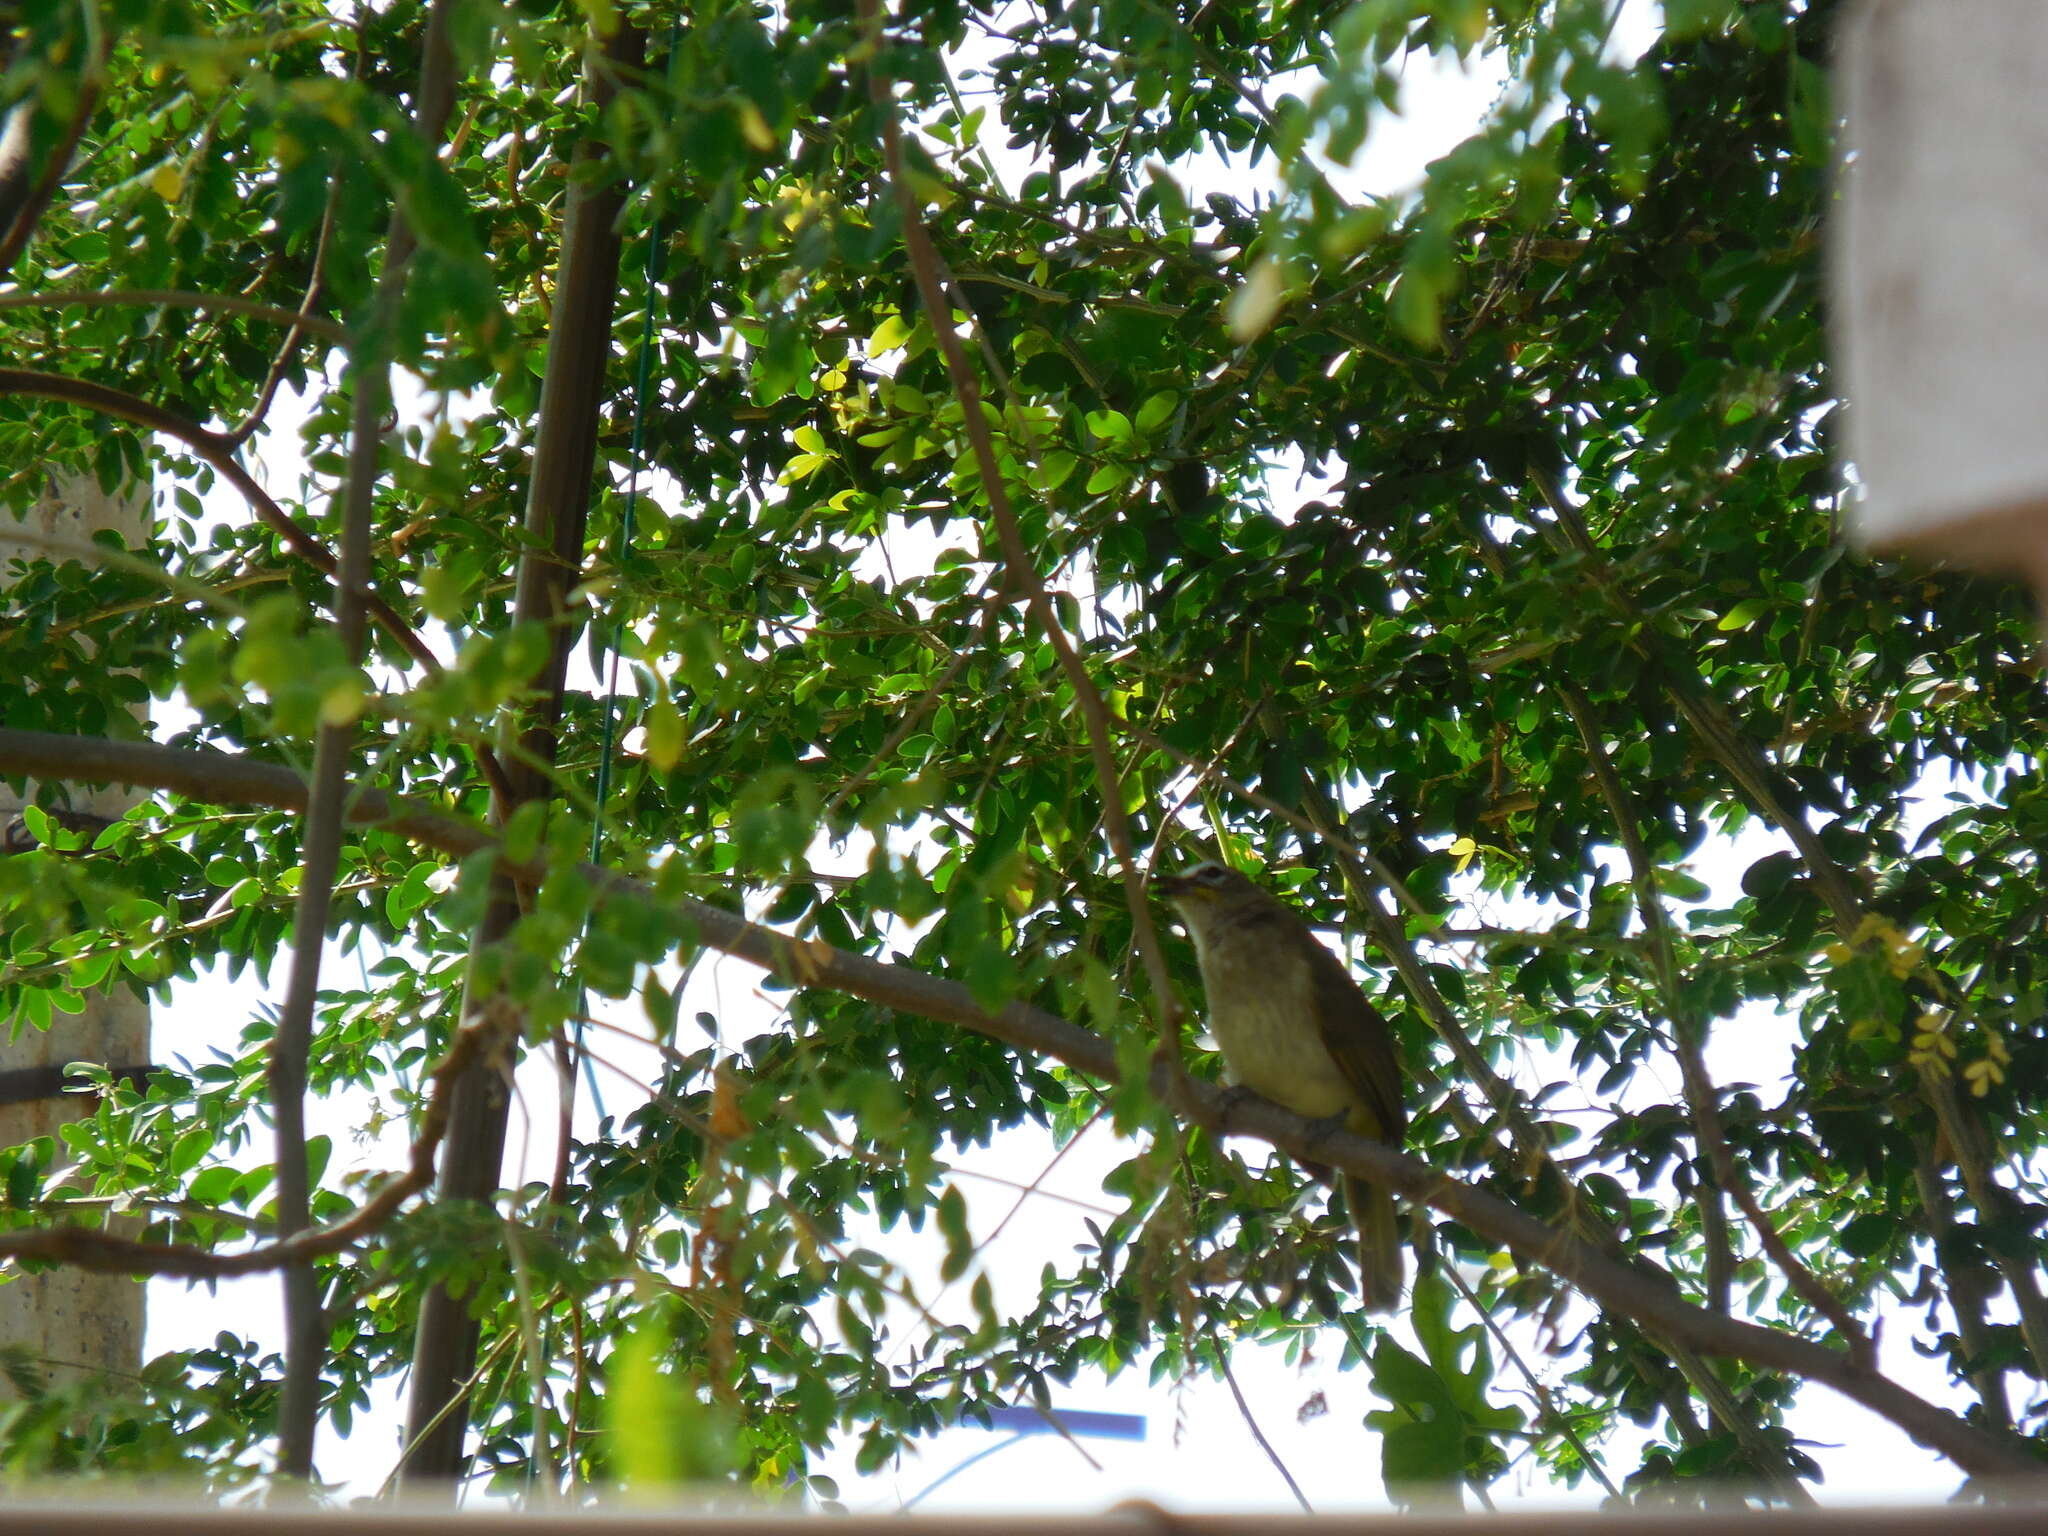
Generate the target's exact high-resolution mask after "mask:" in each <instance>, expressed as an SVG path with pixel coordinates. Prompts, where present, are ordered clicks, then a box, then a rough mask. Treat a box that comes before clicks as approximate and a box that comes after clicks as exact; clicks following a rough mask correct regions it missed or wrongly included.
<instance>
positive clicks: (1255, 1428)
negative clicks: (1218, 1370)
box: [1222, 1360, 1316, 1515]
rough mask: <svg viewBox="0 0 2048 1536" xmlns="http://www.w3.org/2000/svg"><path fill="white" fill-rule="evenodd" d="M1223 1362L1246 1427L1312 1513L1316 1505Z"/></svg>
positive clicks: (1296, 1498)
mask: <svg viewBox="0 0 2048 1536" xmlns="http://www.w3.org/2000/svg"><path fill="white" fill-rule="evenodd" d="M1222 1364H1223V1380H1224V1381H1225V1382H1226V1383H1227V1384H1228V1385H1229V1387H1230V1395H1231V1397H1233V1398H1234V1399H1236V1401H1237V1411H1238V1412H1239V1413H1240V1414H1241V1415H1243V1417H1244V1427H1245V1428H1246V1429H1248V1430H1250V1431H1251V1432H1252V1439H1253V1440H1255V1441H1257V1442H1258V1446H1259V1449H1260V1450H1262V1451H1264V1452H1265V1453H1266V1460H1268V1461H1270V1462H1271V1463H1273V1470H1274V1471H1275V1472H1278V1473H1279V1474H1280V1480H1281V1481H1282V1482H1284V1483H1286V1484H1287V1491H1288V1492H1289V1493H1291V1494H1293V1495H1294V1502H1295V1503H1297V1504H1299V1505H1300V1506H1301V1512H1302V1513H1303V1514H1304V1515H1312V1514H1314V1513H1315V1512H1316V1511H1315V1506H1314V1505H1313V1504H1311V1503H1309V1501H1308V1495H1307V1494H1305V1493H1303V1492H1302V1491H1301V1484H1299V1483H1297V1482H1296V1481H1295V1480H1294V1474H1293V1473H1292V1472H1290V1471H1288V1470H1287V1463H1286V1462H1284V1461H1282V1460H1281V1459H1280V1453H1279V1452H1278V1451H1276V1450H1274V1449H1273V1442H1272V1441H1270V1440H1268V1439H1267V1438H1266V1432H1265V1431H1264V1430H1263V1429H1260V1428H1259V1421H1258V1420H1257V1419H1255V1418H1253V1417H1252V1405H1251V1404H1250V1403H1248V1402H1246V1401H1245V1400H1244V1391H1243V1389H1242V1388H1240V1387H1239V1386H1238V1384H1237V1376H1236V1375H1235V1374H1234V1373H1233V1372H1232V1371H1231V1369H1230V1362H1229V1361H1228V1360H1225V1361H1223V1362H1222Z"/></svg>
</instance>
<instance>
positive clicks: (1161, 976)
mask: <svg viewBox="0 0 2048 1536" xmlns="http://www.w3.org/2000/svg"><path fill="white" fill-rule="evenodd" d="M858 14H859V17H860V23H861V26H862V29H863V30H864V31H865V32H866V33H867V37H868V45H869V47H870V48H871V49H872V50H873V52H872V55H871V57H870V58H869V60H868V99H869V100H870V101H871V102H872V103H873V104H874V108H875V111H876V114H877V115H878V116H879V117H880V119H881V128H882V153H883V157H884V159H885V161H886V163H887V166H888V171H889V185H890V188H891V190H892V191H893V193H894V194H895V199H896V207H897V211H898V213H899V214H900V215H901V217H902V220H903V248H904V252H905V254H906V255H908V257H909V258H910V268H911V274H912V276H913V277H914V279H915V280H916V284H917V295H918V302H919V303H920V304H922V305H923V306H924V311H925V316H926V318H927V319H929V320H930V321H931V327H932V335H933V336H934V337H935V338H936V339H937V341H938V344H939V352H940V355H941V356H942V357H944V359H945V362H946V373H947V376H948V377H949V378H950V379H951V380H952V384H953V394H954V396H955V397H956V398H957V399H958V400H959V402H960V419H961V428H962V430H963V431H964V432H965V433H966V434H967V441H968V445H969V446H970V447H971V448H972V450H973V452H974V463H975V469H976V471H977V473H978V475H979V477H980V479H981V487H982V492H983V494H984V495H986V496H987V497H988V507H989V516H990V518H991V519H992V520H993V521H994V523H995V526H996V539H997V542H998V543H999V544H1000V546H1001V548H1002V551H1003V564H1004V566H1005V567H1006V568H1007V570H1008V572H1009V577H1010V581H1011V583H1012V584H1013V585H1014V586H1015V587H1016V588H1017V590H1019V591H1021V592H1022V593H1023V595H1024V600H1025V605H1026V607H1028V608H1029V609H1030V611H1031V616H1032V619H1033V620H1034V621H1035V622H1036V623H1037V625H1038V627H1039V630H1040V631H1041V632H1042V633H1043V634H1044V635H1045V638H1046V642H1047V643H1048V644H1049V645H1051V646H1052V649H1053V654H1054V655H1055V656H1056V657H1058V658H1059V664H1060V670H1061V671H1063V672H1064V673H1065V674H1066V677H1067V686H1068V687H1070V688H1072V689H1073V691H1074V700H1075V702H1076V703H1077V704H1078V705H1079V706H1080V709H1081V718H1082V719H1083V720H1084V721H1085V722H1086V724H1087V733H1088V751H1089V755H1090V757H1091V758H1093V760H1094V764H1095V778H1096V782H1097V785H1098V786H1099V788H1100V789H1101V792H1102V821H1103V827H1104V829H1105V830H1106V831H1107V832H1108V834H1109V845H1110V848H1111V851H1113V852H1114V853H1115V854H1116V860H1117V874H1118V877H1119V879H1120V880H1121V881H1122V883H1123V890H1124V902H1125V904H1126V906H1127V907H1128V908H1129V909H1130V919H1131V934H1132V937H1133V938H1134V939H1135V940H1136V942H1137V945H1138V953H1139V954H1140V956H1142V957H1143V959H1144V962H1145V974H1146V976H1147V977H1148V978H1149V980H1150V981H1151V984H1152V995H1153V996H1154V997H1155V998H1156V999H1157V1000H1158V1007H1159V1020H1158V1039H1159V1051H1160V1053H1161V1060H1162V1064H1164V1065H1167V1066H1168V1067H1169V1068H1170V1069H1171V1070H1172V1071H1174V1072H1176V1073H1178V1072H1179V1070H1180V1064H1181V1063H1180V1019H1181V1007H1180V999H1179V997H1178V995H1177V994H1176V993H1175V992H1174V990H1173V982H1172V979H1171V978H1170V977H1169V976H1168V974H1167V970H1166V952H1165V950H1164V949H1163V948H1162V947H1161V946H1160V943H1159V930H1158V928H1157V926H1156V925H1155V924H1154V923H1153V921H1152V905H1151V902H1150V900H1149V899H1148V898H1147V896H1146V893H1145V884H1144V880H1145V876H1144V870H1143V867H1142V865H1141V864H1140V863H1139V860H1138V851H1137V844H1136V843H1135V841H1133V839H1132V837H1131V823H1130V818H1129V817H1128V816H1127V815H1126V814H1125V813H1124V797H1123V773H1122V771H1121V770H1120V769H1119V768H1118V767H1117V762H1116V756H1115V754H1114V753H1113V752H1112V751H1111V749H1110V735H1111V732H1112V731H1113V730H1114V728H1115V720H1114V718H1113V717H1112V716H1111V714H1110V712H1109V706H1108V705H1107V704H1105V703H1104V702H1103V699H1102V692H1101V690H1100V689H1098V688H1097V687H1096V686H1095V680H1094V679H1093V678H1092V677H1090V676H1089V675H1088V666H1087V663H1085V662H1084V661H1082V659H1081V656H1080V653H1079V652H1078V651H1076V650H1075V649H1074V644H1073V641H1072V640H1070V639H1069V638H1068V637H1067V633H1066V631H1065V630H1064V629H1063V628H1061V626H1060V621H1059V616H1058V615H1057V614H1056V613H1054V612H1053V606H1052V599H1051V598H1050V597H1049V596H1047V594H1046V590H1045V583H1044V582H1042V581H1041V580H1040V579H1039V576H1038V568H1037V566H1036V565H1035V564H1034V563H1033V561H1032V558H1031V552H1030V550H1029V549H1028V548H1027V547H1026V546H1025V543H1024V533H1023V530H1022V529H1021V528H1020V527H1019V526H1018V523H1017V512H1016V509H1015V508H1014V507H1013V506H1011V504H1010V491H1009V487H1008V485H1007V484H1006V483H1005V481H1004V480H1003V473H1002V467H1001V465H1000V464H998V463H997V461H996V450H995V442H994V439H993V438H991V437H990V435H989V430H988V421H987V419H986V418H985V417H984V416H983V415H982V395H981V386H980V384H979V383H978V382H977V381H976V379H975V376H974V369H973V366H972V365H971V364H970V363H969V362H968V360H967V351H966V349H965V348H964V347H962V346H961V345H960V338H959V336H958V335H957V334H956V333H955V331H954V328H953V326H952V323H951V320H950V316H951V313H952V306H951V305H950V304H949V303H948V302H947V299H946V295H945V292H944V285H943V284H942V282H941V280H940V277H939V260H938V253H937V251H936V250H934V249H933V247H932V241H931V235H930V233H929V232H928V231H927V230H926V229H925V227H924V217H923V215H922V214H921V213H920V212H919V209H918V199H917V194H916V193H915V192H914V191H912V190H911V186H910V181H909V178H908V177H907V176H906V175H905V174H904V165H903V134H902V128H901V125H900V124H899V123H898V122H897V120H896V103H895V100H894V98H893V97H892V96H891V95H890V82H889V78H888V76H887V75H886V74H884V73H883V72H882V67H881V65H882V59H883V55H884V37H883V32H884V28H883V25H882V16H881V5H880V0H859V5H858ZM959 307H960V310H961V312H962V313H963V314H965V315H967V316H968V323H969V324H970V325H971V324H973V323H974V321H973V315H974V310H973V307H972V306H971V305H969V304H968V303H967V302H966V301H965V300H964V299H963V300H961V301H960V305H959ZM1168 1052H1171V1060H1170V1061H1169V1060H1167V1053H1168ZM1169 1102H1171V1096H1169Z"/></svg>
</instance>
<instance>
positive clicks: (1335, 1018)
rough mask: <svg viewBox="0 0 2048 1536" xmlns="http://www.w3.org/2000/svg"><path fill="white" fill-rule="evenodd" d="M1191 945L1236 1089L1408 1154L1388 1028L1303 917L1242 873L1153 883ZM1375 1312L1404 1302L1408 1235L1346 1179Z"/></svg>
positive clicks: (1370, 1194) (1209, 870)
mask: <svg viewBox="0 0 2048 1536" xmlns="http://www.w3.org/2000/svg"><path fill="white" fill-rule="evenodd" d="M1152 885H1153V888H1154V889H1155V890H1157V891H1158V892H1159V893H1160V895H1162V896H1164V897H1165V898H1166V899H1167V900H1168V901H1169V902H1171V903H1172V904H1173V906H1174V907H1175V909H1176V910H1177V911H1178V912H1179V913H1180V916H1181V920H1182V921H1183V922H1184V923H1186V925H1187V930H1188V936H1189V937H1190V938H1192V939H1193V940H1194V941H1195V956H1196V959H1197V960H1199V961H1200V963H1201V967H1202V989H1203V991H1204V992H1206V993H1207V995H1208V1003H1209V1030H1210V1032H1211V1033H1212V1034H1213V1035H1215V1037H1216V1043H1217V1044H1218V1045H1219V1046H1221V1047H1222V1048H1223V1062H1224V1065H1225V1066H1226V1067H1228V1068H1229V1070H1230V1076H1231V1077H1232V1079H1233V1080H1234V1081H1236V1082H1238V1083H1240V1084H1242V1085H1243V1086H1244V1087H1246V1088H1249V1089H1251V1090H1252V1091H1253V1092H1255V1093H1259V1094H1263V1095H1264V1096H1265V1097H1266V1098H1269V1099H1271V1100H1273V1101H1274V1102H1275V1103H1277V1104H1281V1105H1284V1106H1285V1107H1286V1108H1288V1109H1291V1110H1293V1111H1294V1112H1295V1113H1296V1114H1298V1115H1302V1116H1304V1117H1306V1118H1308V1119H1311V1120H1325V1121H1331V1122H1334V1123H1336V1124H1341V1125H1342V1126H1344V1127H1345V1129H1347V1130H1351V1131H1356V1132H1357V1133H1358V1134H1359V1135H1361V1136H1370V1137H1371V1138H1373V1139H1374V1140H1375V1141H1384V1142H1388V1143H1390V1144H1392V1145H1394V1146H1399V1145H1400V1144H1401V1137H1402V1134H1403V1132H1404V1131H1405V1130H1406V1129H1407V1123H1408V1120H1407V1112H1406V1111H1405V1110H1404V1109H1403V1107H1402V1103H1401V1097H1402V1096H1401V1067H1400V1062H1399V1060H1398V1059H1397V1058H1396V1056H1395V1054H1394V1040H1393V1035H1392V1033H1391V1032H1390V1031H1389V1030H1388V1028H1387V1021H1386V1020H1385V1019H1383V1018H1382V1017H1380V1012H1379V1010H1378V1009H1377V1008H1375V1007H1373V1005H1372V1004H1371V1003H1370V1002H1368V1001H1367V1000H1366V996H1365V994H1364V993H1363V992H1361V991H1360V990H1359V987H1358V983H1357V982H1355V981H1353V980H1352V979H1351V973H1350V972H1349V971H1347V970H1346V969H1345V968H1344V965H1343V962H1341V961H1340V960H1338V958H1337V957H1336V956H1335V955H1333V954H1331V953H1330V951H1329V950H1327V949H1325V948H1324V947H1323V945H1322V943H1321V941H1320V940H1318V939H1317V938H1316V936H1315V934H1314V933H1313V932H1312V931H1311V930H1310V928H1309V925H1308V923H1307V921H1306V920H1305V919H1304V918H1303V917H1302V915H1301V914H1300V913H1299V912H1297V911H1295V910H1294V908H1292V907H1290V906H1288V905H1287V904H1286V903H1285V902H1283V901H1281V900H1279V899H1278V898H1277V897H1274V896H1271V895H1269V894H1267V893H1266V892H1265V891H1263V890H1261V889H1260V888H1259V887H1258V886H1257V885H1255V884H1253V883H1252V882H1251V881H1250V880H1248V879H1246V878H1245V877H1244V876H1243V875H1241V874H1239V873H1238V872H1237V871H1236V870H1234V869H1226V868H1225V867H1224V866H1223V865H1221V864H1215V863H1207V864H1198V865H1196V866H1195V867H1194V868H1193V869H1191V870H1189V871H1188V872H1187V873H1186V874H1181V875H1162V876H1158V877H1155V878H1154V880H1153V882H1152ZM1343 1182H1344V1198H1345V1201H1346V1203H1347V1204H1349V1206H1350V1207H1351V1219H1352V1220H1353V1221H1355V1222H1356V1223H1357V1224H1358V1262H1359V1271H1360V1273H1359V1280H1360V1290H1361V1293H1362V1295H1363V1298H1364V1302H1365V1306H1366V1309H1367V1310H1368V1311H1372V1312H1390V1311H1392V1310H1393V1309H1394V1308H1395V1307H1397V1306H1398V1305H1399V1304H1400V1301H1401V1270H1402V1263H1401V1230H1400V1222H1399V1218H1398V1217H1397V1216H1396V1215H1395V1212H1394V1197H1393V1195H1392V1194H1391V1192H1389V1191H1388V1190H1387V1189H1386V1188H1385V1187H1384V1186H1381V1185H1377V1184H1371V1183H1368V1182H1367V1181H1365V1180H1364V1179H1361V1178H1358V1177H1357V1176H1356V1175H1353V1174H1345V1175H1344V1180H1343Z"/></svg>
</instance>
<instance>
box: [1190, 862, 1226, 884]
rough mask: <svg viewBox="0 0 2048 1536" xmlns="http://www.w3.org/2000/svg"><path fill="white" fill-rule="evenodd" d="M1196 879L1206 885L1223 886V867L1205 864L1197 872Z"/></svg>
mask: <svg viewBox="0 0 2048 1536" xmlns="http://www.w3.org/2000/svg"><path fill="white" fill-rule="evenodd" d="M1195 878H1196V879H1197V880H1199V881H1201V882H1202V884H1204V885H1221V884H1222V883H1223V866H1222V865H1220V864H1204V865H1203V866H1202V867H1201V868H1200V869H1198V870H1196V871H1195Z"/></svg>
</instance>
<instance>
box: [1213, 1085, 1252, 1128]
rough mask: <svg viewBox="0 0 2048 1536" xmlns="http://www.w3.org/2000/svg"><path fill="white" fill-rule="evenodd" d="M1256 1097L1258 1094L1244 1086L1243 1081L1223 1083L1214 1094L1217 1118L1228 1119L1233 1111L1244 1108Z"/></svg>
mask: <svg viewBox="0 0 2048 1536" xmlns="http://www.w3.org/2000/svg"><path fill="white" fill-rule="evenodd" d="M1257 1097H1258V1094H1256V1093H1255V1092H1253V1091H1252V1090H1251V1089H1249V1088H1247V1087H1245V1085H1244V1084H1243V1083H1225V1084H1224V1085H1223V1088H1222V1090H1221V1091H1220V1092H1219V1093H1218V1094H1217V1095H1216V1109H1217V1118H1218V1119H1220V1120H1228V1119H1229V1118H1230V1116H1231V1113H1232V1112H1233V1111H1235V1110H1239V1109H1242V1108H1244V1106H1245V1105H1247V1104H1249V1103H1250V1102H1251V1101H1252V1100H1253V1099H1256V1098H1257Z"/></svg>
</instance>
